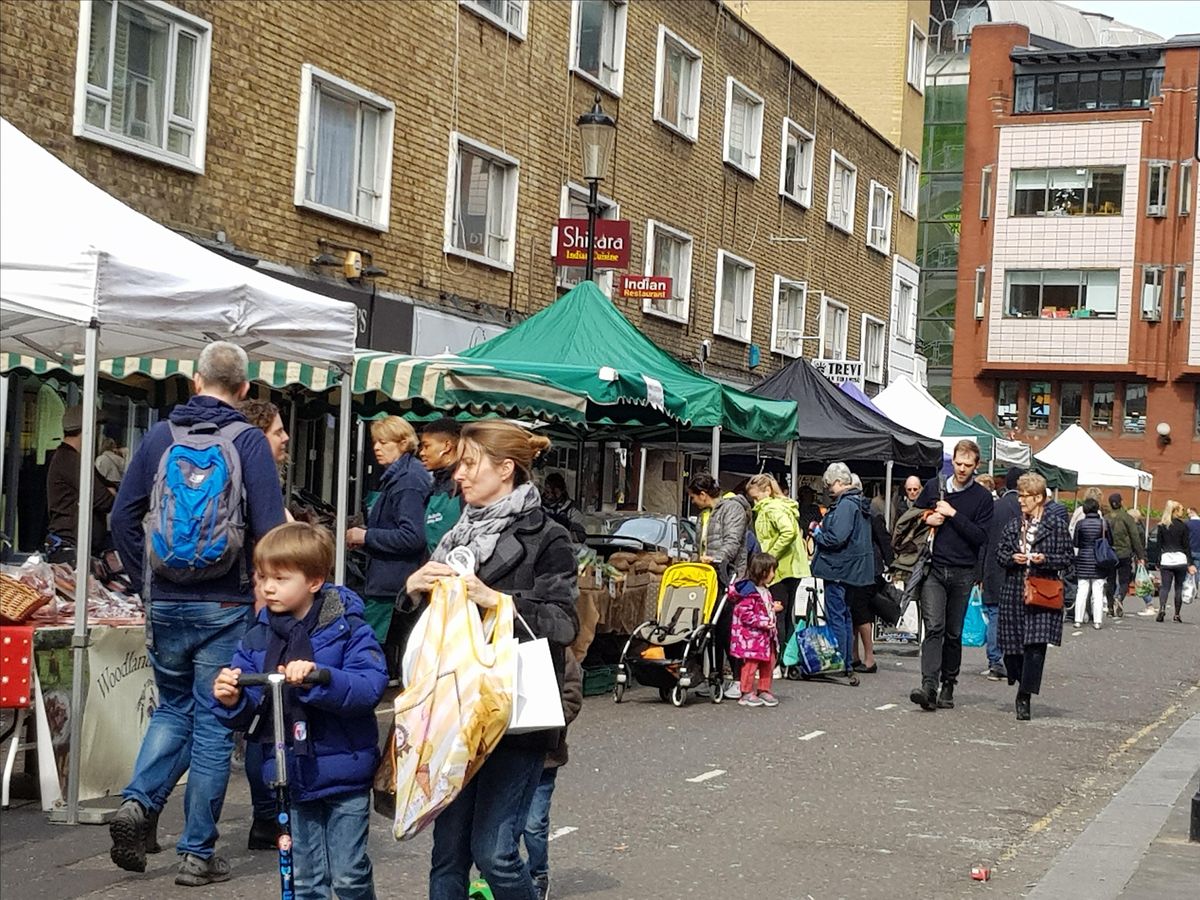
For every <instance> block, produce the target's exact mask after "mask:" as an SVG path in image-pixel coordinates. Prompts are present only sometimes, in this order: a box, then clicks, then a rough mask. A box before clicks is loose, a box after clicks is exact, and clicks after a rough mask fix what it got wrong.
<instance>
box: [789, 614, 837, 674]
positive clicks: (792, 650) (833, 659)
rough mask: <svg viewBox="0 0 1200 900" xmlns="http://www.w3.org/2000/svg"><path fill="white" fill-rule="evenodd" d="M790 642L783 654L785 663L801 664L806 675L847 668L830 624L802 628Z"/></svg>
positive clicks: (835, 671)
mask: <svg viewBox="0 0 1200 900" xmlns="http://www.w3.org/2000/svg"><path fill="white" fill-rule="evenodd" d="M788 644H789V646H788V648H787V650H786V651H785V652H784V655H783V664H784V665H785V666H793V665H795V666H799V667H800V671H801V672H803V673H804V674H805V675H821V674H828V673H841V672H844V671H845V670H846V663H845V661H844V660H843V659H842V653H841V651H840V650H839V649H838V642H837V638H836V637H835V636H834V634H833V629H832V628H830V627H829V626H828V625H812V626H809V627H808V628H800V629H798V630H797V631H796V633H795V634H794V635H793V636H792V639H791V641H789V642H788ZM789 657H794V658H795V662H788V658H789Z"/></svg>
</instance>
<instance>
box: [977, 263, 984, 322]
mask: <svg viewBox="0 0 1200 900" xmlns="http://www.w3.org/2000/svg"><path fill="white" fill-rule="evenodd" d="M986 307H987V266H979V267H978V268H976V269H975V319H976V321H979V320H981V319H982V318H983V314H984V311H985V309H986Z"/></svg>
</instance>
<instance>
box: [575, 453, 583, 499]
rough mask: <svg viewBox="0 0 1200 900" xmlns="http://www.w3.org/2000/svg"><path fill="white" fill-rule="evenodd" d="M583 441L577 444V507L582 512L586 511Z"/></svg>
mask: <svg viewBox="0 0 1200 900" xmlns="http://www.w3.org/2000/svg"><path fill="white" fill-rule="evenodd" d="M583 450H584V443H583V439H582V438H580V439H579V440H578V441H577V442H576V444H575V505H576V506H577V507H579V509H580V511H583V510H584V508H585V507H584V504H583Z"/></svg>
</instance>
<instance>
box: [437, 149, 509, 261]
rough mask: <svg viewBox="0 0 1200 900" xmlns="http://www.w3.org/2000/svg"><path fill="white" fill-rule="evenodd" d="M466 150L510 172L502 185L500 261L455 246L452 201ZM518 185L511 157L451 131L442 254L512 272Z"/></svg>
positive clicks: (455, 193)
mask: <svg viewBox="0 0 1200 900" xmlns="http://www.w3.org/2000/svg"><path fill="white" fill-rule="evenodd" d="M462 147H466V148H467V149H469V150H471V152H473V153H476V154H478V155H480V156H486V157H488V158H490V159H492V160H493V161H495V162H497V163H500V164H502V165H505V166H508V167H509V168H511V169H512V171H511V173H510V175H509V180H508V182H507V183H506V184H505V186H504V188H505V197H504V201H505V212H506V214H507V221H506V222H505V223H504V235H503V238H502V239H503V241H504V244H505V248H506V253H505V258H504V259H503V260H495V259H492V258H491V257H490V256H487V255H486V254H483V253H475V252H473V251H471V250H463V249H462V248H461V247H458V246H456V245H455V243H454V201H455V198H456V195H457V192H458V156H459V150H460V148H462ZM520 182H521V163H520V161H519V160H518V159H517V158H516V157H514V156H509V155H508V154H507V153H505V152H504V151H502V150H497V149H496V148H495V147H489V146H488V145H487V144H484V143H482V142H480V141H477V140H474V139H473V138H470V137H467V136H466V135H465V134H462V133H461V132H458V131H452V132H450V153H449V159H448V161H447V164H446V214H445V220H444V223H443V225H444V231H443V242H442V251H443V252H444V253H446V254H449V255H451V256H460V257H462V258H463V259H469V260H471V261H473V262H477V263H479V264H480V265H484V266H489V267H491V268H493V269H501V270H503V271H505V272H511V271H512V270H513V265H514V260H515V258H516V243H517V196H518V189H519V187H520Z"/></svg>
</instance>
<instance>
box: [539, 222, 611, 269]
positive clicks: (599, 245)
mask: <svg viewBox="0 0 1200 900" xmlns="http://www.w3.org/2000/svg"><path fill="white" fill-rule="evenodd" d="M587 236H588V223H587V219H559V220H558V244H557V247H556V250H555V254H554V262H555V263H556V264H558V265H560V266H569V267H572V268H580V269H581V268H583V267H584V266H586V265H587V243H588V240H587ZM629 250H630V241H629V221H628V220H627V219H597V220H596V250H595V255H594V258H593V264H594V265H595V267H596V268H597V269H625V268H628V266H629Z"/></svg>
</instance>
